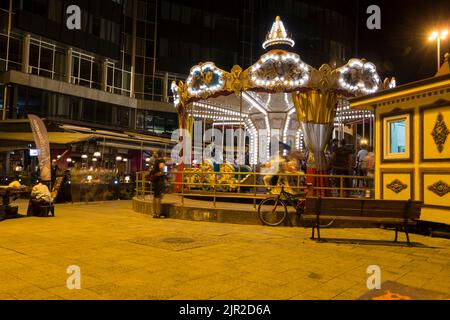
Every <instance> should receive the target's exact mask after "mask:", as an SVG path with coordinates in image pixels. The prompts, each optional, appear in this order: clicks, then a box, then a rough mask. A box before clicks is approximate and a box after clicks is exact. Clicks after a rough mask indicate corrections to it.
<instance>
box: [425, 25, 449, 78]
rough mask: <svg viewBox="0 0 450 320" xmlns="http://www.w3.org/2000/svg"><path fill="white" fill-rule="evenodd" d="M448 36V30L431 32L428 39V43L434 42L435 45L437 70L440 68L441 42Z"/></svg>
mask: <svg viewBox="0 0 450 320" xmlns="http://www.w3.org/2000/svg"><path fill="white" fill-rule="evenodd" d="M447 36H448V30H446V29H445V30H441V31H433V32H432V33H431V35H430V37H429V38H428V40H429V41H436V44H437V70H438V71H439V69H440V68H441V40H445V38H447Z"/></svg>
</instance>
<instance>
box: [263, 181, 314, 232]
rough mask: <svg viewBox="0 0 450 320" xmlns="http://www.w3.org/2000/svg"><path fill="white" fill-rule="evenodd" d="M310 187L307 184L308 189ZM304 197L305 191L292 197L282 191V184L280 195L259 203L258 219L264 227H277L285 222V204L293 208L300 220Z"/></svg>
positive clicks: (282, 185)
mask: <svg viewBox="0 0 450 320" xmlns="http://www.w3.org/2000/svg"><path fill="white" fill-rule="evenodd" d="M310 187H311V184H308V188H310ZM305 197H306V191H303V192H301V193H299V194H295V195H293V194H290V193H288V192H286V191H285V190H284V184H281V192H280V194H278V195H276V196H273V197H269V198H266V199H264V200H263V201H261V202H260V203H259V206H258V216H259V219H260V220H261V222H262V223H263V224H264V225H267V226H271V227H276V226H279V225H280V224H282V223H283V222H284V221H285V220H286V217H287V216H288V206H287V205H286V202H287V203H288V204H289V205H290V206H291V207H293V208H295V214H296V216H297V217H298V218H300V217H301V215H302V214H303V210H304V208H305V202H306V201H305ZM297 221H298V220H297ZM291 226H292V222H291Z"/></svg>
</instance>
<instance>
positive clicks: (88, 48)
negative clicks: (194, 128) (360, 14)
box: [0, 0, 354, 134]
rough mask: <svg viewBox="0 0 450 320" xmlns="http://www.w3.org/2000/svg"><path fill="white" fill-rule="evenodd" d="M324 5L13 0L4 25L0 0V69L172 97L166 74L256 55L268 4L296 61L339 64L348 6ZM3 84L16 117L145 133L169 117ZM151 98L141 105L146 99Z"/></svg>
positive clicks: (293, 0)
mask: <svg viewBox="0 0 450 320" xmlns="http://www.w3.org/2000/svg"><path fill="white" fill-rule="evenodd" d="M69 4H77V5H79V6H80V8H81V30H79V31H69V30H68V29H67V28H66V27H65V22H66V21H65V19H66V17H67V14H66V13H65V9H66V7H67V6H68V5H69ZM326 6H327V8H324V7H319V6H318V5H317V4H315V3H314V2H313V1H308V0H276V1H275V0H239V1H238V0H230V1H227V2H223V3H221V2H214V3H212V2H204V1H181V0H170V1H169V0H145V1H143V0H123V1H122V0H116V1H111V0H102V1H90V2H88V1H81V0H74V1H70V3H69V2H67V1H65V0H29V1H13V11H12V13H11V17H12V21H11V29H10V30H8V29H9V28H8V27H9V23H8V22H9V19H8V18H9V10H8V8H9V1H8V0H0V73H2V72H5V71H8V70H18V71H24V72H27V73H30V74H33V75H37V76H39V77H45V78H50V79H53V80H57V81H62V82H70V83H71V84H75V85H79V86H84V87H88V88H91V89H96V90H102V91H106V92H109V93H112V94H118V95H122V96H127V97H131V98H136V99H142V100H151V101H158V102H164V103H171V102H172V98H171V94H172V93H171V90H170V83H171V82H172V81H174V80H175V81H177V80H185V79H186V74H187V73H188V72H189V69H190V68H191V67H192V66H193V65H194V64H196V63H198V62H200V61H214V62H215V63H216V65H217V66H219V67H220V68H223V69H226V70H230V69H231V67H232V66H233V65H234V64H240V65H242V66H243V67H246V66H249V65H250V64H252V63H253V62H255V61H256V58H257V57H258V56H259V55H260V54H262V52H263V49H262V47H261V42H262V41H263V39H264V38H265V36H266V33H267V26H268V25H270V24H271V23H272V21H273V18H274V17H273V15H274V12H276V14H280V15H282V16H283V20H284V21H285V22H286V24H287V25H288V26H289V31H290V32H292V33H293V38H294V39H295V40H296V43H297V45H296V47H295V48H294V51H296V52H299V53H300V54H301V57H302V59H303V60H304V61H307V62H308V63H309V64H312V65H318V64H321V63H323V62H330V63H332V64H333V63H334V64H341V63H342V62H343V61H344V60H346V59H348V58H349V56H350V54H351V52H352V49H351V48H352V42H353V35H354V33H353V30H352V26H353V20H352V19H353V16H352V15H353V13H352V12H353V11H352V7H351V6H350V5H347V4H342V3H340V4H334V2H332V1H330V3H329V5H328V4H327V5H326ZM323 25H325V26H327V27H326V28H322V27H320V26H323ZM329 26H332V27H329ZM27 51H29V55H26V54H24V53H26V52H27ZM22 60H24V61H22ZM22 84H24V83H22ZM53 90H55V89H53ZM9 91H11V92H9V93H8V94H7V101H8V103H7V105H8V109H7V112H6V116H7V118H24V117H26V113H27V112H28V111H29V112H33V113H37V114H40V115H42V116H43V117H44V116H45V117H47V116H49V117H56V118H59V119H68V120H72V121H81V122H83V121H85V122H89V123H98V124H107V125H111V126H118V127H120V128H126V127H129V129H132V130H139V131H142V132H148V133H152V134H163V133H169V132H171V131H172V130H173V128H176V127H177V125H176V123H177V116H176V113H175V112H173V113H171V112H167V113H161V112H159V111H153V110H140V109H137V110H135V109H128V108H126V107H122V106H118V105H115V104H103V103H102V102H100V101H93V100H88V99H86V98H83V97H81V98H76V97H74V96H65V95H61V94H57V93H53V92H49V91H45V90H40V89H33V88H25V87H20V86H17V85H14V88H12V89H10V90H9ZM1 94H3V90H2V93H1ZM1 103H3V101H2V102H1ZM151 104H152V103H147V104H146V103H142V104H140V105H146V107H145V108H146V109H148V108H151V107H149V106H150V105H151ZM10 106H11V107H10ZM170 107H171V106H170ZM142 108H144V107H142ZM170 110H171V111H175V110H174V109H170Z"/></svg>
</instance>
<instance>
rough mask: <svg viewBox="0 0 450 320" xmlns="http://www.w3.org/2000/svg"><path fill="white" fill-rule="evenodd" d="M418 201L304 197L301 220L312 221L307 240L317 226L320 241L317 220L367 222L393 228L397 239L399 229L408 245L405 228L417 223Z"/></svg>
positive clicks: (406, 229) (419, 206)
mask: <svg viewBox="0 0 450 320" xmlns="http://www.w3.org/2000/svg"><path fill="white" fill-rule="evenodd" d="M421 207H422V202H420V201H412V200H408V201H398V200H368V199H340V198H320V197H308V198H306V204H305V210H304V213H303V215H302V217H303V219H305V220H313V221H315V223H314V225H313V227H312V236H311V239H314V230H315V229H317V236H318V238H317V239H318V240H319V241H320V240H321V239H320V227H321V222H330V221H350V222H371V223H377V224H380V225H381V224H382V225H386V226H392V227H395V239H394V242H397V237H398V231H399V230H400V229H402V230H403V231H404V232H405V234H406V239H407V243H408V246H410V245H411V243H410V241H409V234H408V228H409V226H411V225H415V224H417V221H416V220H417V219H419V218H420V210H421Z"/></svg>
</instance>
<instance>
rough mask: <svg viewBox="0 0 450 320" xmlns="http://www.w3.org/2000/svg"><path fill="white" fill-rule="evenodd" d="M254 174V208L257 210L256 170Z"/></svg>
mask: <svg viewBox="0 0 450 320" xmlns="http://www.w3.org/2000/svg"><path fill="white" fill-rule="evenodd" d="M252 175H253V209H255V210H256V172H252Z"/></svg>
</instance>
